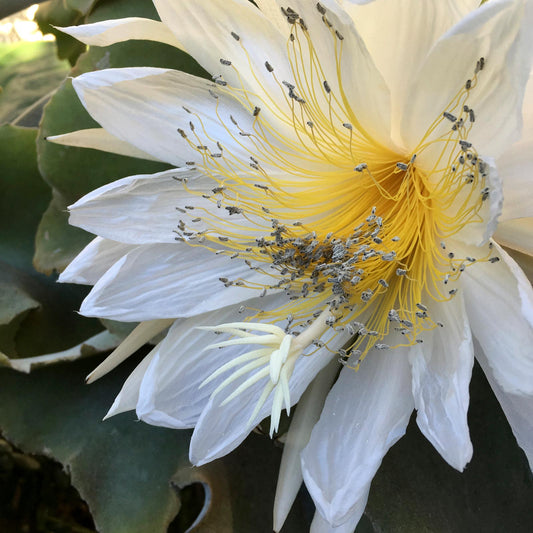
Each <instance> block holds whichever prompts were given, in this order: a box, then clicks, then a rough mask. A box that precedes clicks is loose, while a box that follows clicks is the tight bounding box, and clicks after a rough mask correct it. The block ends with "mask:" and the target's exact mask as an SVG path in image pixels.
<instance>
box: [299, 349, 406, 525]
mask: <svg viewBox="0 0 533 533" xmlns="http://www.w3.org/2000/svg"><path fill="white" fill-rule="evenodd" d="M410 383H411V372H410V369H409V363H408V362H407V350H406V349H404V348H397V349H395V350H394V351H393V352H390V353H389V352H387V351H384V352H379V351H372V352H371V353H370V354H369V355H368V357H367V359H366V360H365V361H364V363H363V365H362V366H361V369H360V370H359V371H358V372H355V371H354V370H352V369H350V368H345V369H344V370H343V371H342V372H341V374H340V377H339V379H338V380H337V382H336V383H335V385H334V386H333V388H332V389H331V392H330V393H329V395H328V398H327V400H326V404H325V406H324V409H323V411H322V415H321V417H320V420H319V422H318V423H317V425H316V426H315V428H314V429H313V433H312V434H311V439H310V441H309V444H308V445H307V447H306V448H305V449H304V451H303V453H302V470H303V475H304V480H305V484H306V486H307V489H308V490H309V492H310V494H311V496H312V497H313V500H314V502H315V504H316V506H317V509H318V511H319V512H320V514H321V515H322V517H323V518H325V519H326V520H327V522H328V523H329V524H331V525H333V526H340V525H342V524H343V523H344V522H345V521H347V520H350V518H352V517H353V515H354V513H355V512H356V511H358V510H359V511H360V512H361V513H362V511H363V509H364V504H365V503H366V498H367V496H368V489H369V486H370V482H371V481H372V478H373V477H374V474H375V473H376V471H377V469H378V468H379V465H380V464H381V460H382V459H383V456H384V455H385V454H386V453H387V451H388V449H389V448H390V447H391V446H392V445H393V444H394V443H395V442H396V441H397V440H398V439H399V438H400V437H401V436H402V435H403V434H404V432H405V428H406V427H407V423H408V422H409V417H410V415H411V412H412V411H413V407H414V402H413V397H412V395H411V392H410V388H411V385H410Z"/></svg>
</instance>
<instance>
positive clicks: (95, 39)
mask: <svg viewBox="0 0 533 533" xmlns="http://www.w3.org/2000/svg"><path fill="white" fill-rule="evenodd" d="M57 29H58V30H60V31H62V32H63V33H67V34H68V35H70V36H72V37H74V38H75V39H78V41H81V42H82V43H85V44H88V45H91V46H108V45H110V44H115V43H120V42H122V41H129V40H130V39H143V40H147V41H157V42H160V43H165V44H169V45H170V46H174V47H175V48H179V49H181V50H183V46H182V45H181V44H180V42H179V41H178V40H177V39H176V37H175V35H174V34H173V33H172V32H171V31H170V30H169V29H168V28H167V27H166V26H165V25H164V24H163V23H161V22H159V21H157V20H152V19H145V18H141V17H128V18H123V19H113V20H104V21H102V22H95V23H93V24H81V25H80V26H66V27H64V28H57Z"/></svg>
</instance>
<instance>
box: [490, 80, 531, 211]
mask: <svg viewBox="0 0 533 533" xmlns="http://www.w3.org/2000/svg"><path fill="white" fill-rule="evenodd" d="M523 119H524V127H523V130H522V138H521V139H520V140H519V141H518V142H516V143H514V144H513V145H512V146H511V147H510V148H509V149H508V150H506V151H505V152H504V153H503V154H502V156H501V157H500V158H499V159H498V161H497V164H498V169H499V171H500V175H501V176H502V179H503V193H504V200H505V201H504V204H503V212H502V217H501V218H502V220H511V219H514V218H521V217H531V216H533V191H532V188H531V183H532V176H533V75H530V77H529V82H528V84H527V86H526V94H525V96H524V109H523Z"/></svg>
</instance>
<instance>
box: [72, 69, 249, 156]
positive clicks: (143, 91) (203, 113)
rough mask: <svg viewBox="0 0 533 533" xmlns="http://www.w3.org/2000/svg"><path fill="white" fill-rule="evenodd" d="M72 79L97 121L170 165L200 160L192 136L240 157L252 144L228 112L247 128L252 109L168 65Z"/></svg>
mask: <svg viewBox="0 0 533 533" xmlns="http://www.w3.org/2000/svg"><path fill="white" fill-rule="evenodd" d="M72 83H73V86H74V89H75V90H76V92H77V94H78V96H79V98H80V100H81V101H82V103H83V105H84V106H85V108H86V109H87V111H88V112H89V113H90V115H91V116H92V117H93V118H94V119H95V120H96V121H98V122H99V123H100V124H101V126H103V127H104V128H105V129H106V130H107V131H109V132H110V133H111V134H112V135H114V136H115V137H118V138H119V139H122V140H123V141H126V142H128V143H129V144H132V145H133V146H135V147H137V148H138V149H139V150H142V151H143V152H147V153H149V154H151V155H152V156H153V157H155V158H156V159H159V160H161V161H166V162H168V163H170V164H173V165H176V166H184V165H185V164H186V163H187V162H190V161H193V162H194V161H196V162H201V161H202V160H203V157H204V156H206V153H207V152H206V151H205V150H199V149H198V148H197V146H198V142H199V141H198V139H200V142H201V143H202V145H206V146H207V148H208V151H209V152H218V151H219V149H218V148H217V145H216V142H220V143H221V145H222V146H223V147H224V150H225V154H231V155H233V156H235V157H237V158H239V159H240V160H242V161H245V160H248V157H249V151H248V149H247V148H246V146H248V147H249V148H253V147H254V145H253V142H252V140H250V139H247V138H244V137H242V136H240V135H239V131H240V130H239V129H238V128H237V126H233V124H232V122H231V119H230V116H233V117H234V119H235V121H237V122H238V124H239V126H240V127H242V128H243V129H244V130H245V131H251V130H252V129H253V126H252V123H253V116H252V110H246V109H244V108H243V107H242V105H241V104H240V103H238V102H237V101H236V100H235V99H233V98H232V97H231V96H228V95H227V94H222V93H221V92H218V98H214V97H213V96H212V94H215V93H216V85H215V84H214V83H212V82H209V81H207V80H204V79H201V78H197V77H195V76H191V75H189V74H185V73H184V72H178V71H174V70H165V69H158V68H146V67H145V68H142V67H134V68H121V69H106V70H100V71H95V72H89V73H87V74H82V75H81V76H78V77H77V78H74V80H73V81H72ZM252 109H253V107H252ZM187 110H188V111H187ZM190 122H193V123H194V124H195V126H196V134H193V133H192V132H191V129H190V125H189V123H190ZM178 128H181V129H183V130H184V132H188V133H189V134H190V136H191V140H190V141H189V139H188V138H184V137H182V135H180V134H179V133H178V131H177V130H178ZM197 135H199V136H200V137H197ZM244 143H247V144H246V146H245V144H244Z"/></svg>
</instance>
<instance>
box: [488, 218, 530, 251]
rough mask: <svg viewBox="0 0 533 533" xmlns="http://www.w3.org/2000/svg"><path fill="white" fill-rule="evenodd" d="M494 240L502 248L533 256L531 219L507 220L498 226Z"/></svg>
mask: <svg viewBox="0 0 533 533" xmlns="http://www.w3.org/2000/svg"><path fill="white" fill-rule="evenodd" d="M494 238H495V239H496V240H497V241H498V243H499V244H501V245H502V246H507V247H508V248H512V249H513V250H518V251H519V252H522V253H524V254H529V255H533V218H517V219H513V220H507V221H505V222H502V223H501V224H499V225H498V229H497V230H496V233H495V234H494Z"/></svg>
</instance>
